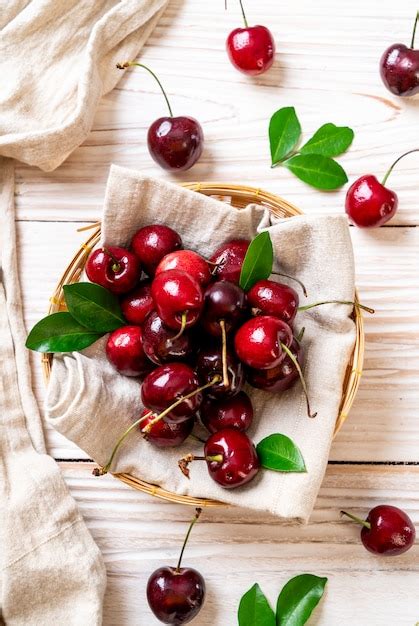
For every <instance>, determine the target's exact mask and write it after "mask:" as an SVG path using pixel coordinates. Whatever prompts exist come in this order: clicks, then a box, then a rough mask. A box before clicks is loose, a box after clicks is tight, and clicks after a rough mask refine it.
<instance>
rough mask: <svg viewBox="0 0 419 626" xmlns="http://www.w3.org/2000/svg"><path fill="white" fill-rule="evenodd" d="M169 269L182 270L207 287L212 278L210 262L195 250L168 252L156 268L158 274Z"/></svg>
mask: <svg viewBox="0 0 419 626" xmlns="http://www.w3.org/2000/svg"><path fill="white" fill-rule="evenodd" d="M167 270H181V271H182V272H186V273H187V274H189V276H192V278H194V279H195V280H196V282H197V283H199V284H200V285H202V286H203V287H205V286H206V285H208V283H209V282H210V280H211V270H210V267H209V265H208V262H207V261H206V260H205V259H204V257H202V256H201V255H200V254H197V253H196V252H194V251H193V250H177V251H176V252H171V253H170V254H167V255H166V256H165V257H164V258H163V259H162V260H161V261H160V263H159V266H158V267H157V269H156V276H158V274H161V273H162V272H166V271H167Z"/></svg>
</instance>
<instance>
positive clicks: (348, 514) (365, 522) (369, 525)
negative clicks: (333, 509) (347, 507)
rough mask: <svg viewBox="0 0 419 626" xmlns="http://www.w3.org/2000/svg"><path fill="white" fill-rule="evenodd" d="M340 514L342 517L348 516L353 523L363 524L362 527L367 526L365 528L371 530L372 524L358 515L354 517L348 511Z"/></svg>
mask: <svg viewBox="0 0 419 626" xmlns="http://www.w3.org/2000/svg"><path fill="white" fill-rule="evenodd" d="M340 513H341V515H347V516H348V517H350V518H351V520H352V521H353V522H356V523H357V524H362V526H365V528H368V530H371V524H370V523H369V522H367V520H365V519H361V518H360V517H356V515H352V513H348V512H347V511H341V512H340Z"/></svg>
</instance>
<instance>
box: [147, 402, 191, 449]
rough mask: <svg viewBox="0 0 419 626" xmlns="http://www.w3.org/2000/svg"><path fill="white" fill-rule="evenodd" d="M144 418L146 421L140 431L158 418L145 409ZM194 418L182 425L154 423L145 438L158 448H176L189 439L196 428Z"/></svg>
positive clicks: (163, 422)
mask: <svg viewBox="0 0 419 626" xmlns="http://www.w3.org/2000/svg"><path fill="white" fill-rule="evenodd" d="M141 416H142V417H145V419H144V420H143V421H142V422H141V424H140V429H141V430H143V429H145V428H146V427H147V426H148V424H150V422H151V421H152V420H153V419H154V418H155V417H156V414H155V413H151V414H150V410H149V409H144V410H143V412H142V414H141ZM194 421H195V420H194V417H191V418H189V419H187V420H185V421H184V422H181V423H180V424H173V423H172V424H169V422H165V421H164V420H160V421H159V422H156V423H154V424H153V425H152V426H151V429H150V430H149V431H147V430H146V431H145V432H144V438H145V439H147V441H149V442H150V443H151V444H153V446H156V447H157V448H176V447H177V446H180V445H181V444H182V443H183V442H184V441H185V439H187V438H188V437H189V435H190V434H191V432H192V429H193V426H194Z"/></svg>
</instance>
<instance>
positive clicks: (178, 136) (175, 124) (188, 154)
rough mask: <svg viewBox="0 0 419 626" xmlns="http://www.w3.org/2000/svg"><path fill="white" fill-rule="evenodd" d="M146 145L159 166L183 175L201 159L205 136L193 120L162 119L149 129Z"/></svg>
mask: <svg viewBox="0 0 419 626" xmlns="http://www.w3.org/2000/svg"><path fill="white" fill-rule="evenodd" d="M147 144H148V149H149V152H150V154H151V156H152V157H153V159H154V160H155V161H156V163H158V164H159V165H160V167H162V168H163V169H165V170H174V171H177V172H184V171H185V170H188V169H190V168H191V167H192V166H193V165H194V164H195V163H196V162H197V161H198V159H199V158H200V156H201V154H202V150H203V147H204V133H203V130H202V126H201V124H200V123H199V122H198V120H196V119H194V118H193V117H186V116H185V115H182V116H179V117H160V118H159V119H158V120H156V121H155V122H153V123H152V124H151V126H150V128H149V129H148V133H147Z"/></svg>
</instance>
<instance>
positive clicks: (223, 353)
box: [220, 320, 230, 387]
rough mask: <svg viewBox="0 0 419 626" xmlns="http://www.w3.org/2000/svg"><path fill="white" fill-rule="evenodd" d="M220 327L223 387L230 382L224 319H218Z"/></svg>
mask: <svg viewBox="0 0 419 626" xmlns="http://www.w3.org/2000/svg"><path fill="white" fill-rule="evenodd" d="M220 327H221V336H222V348H221V357H222V360H223V385H224V387H228V386H229V384H230V381H229V380H228V368H227V333H226V323H225V321H224V320H220Z"/></svg>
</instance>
